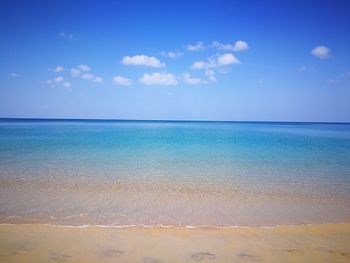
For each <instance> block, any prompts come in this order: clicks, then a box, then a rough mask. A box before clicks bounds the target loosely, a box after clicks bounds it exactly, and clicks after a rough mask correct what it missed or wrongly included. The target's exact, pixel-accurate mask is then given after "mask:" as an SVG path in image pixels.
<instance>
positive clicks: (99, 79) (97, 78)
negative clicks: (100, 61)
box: [94, 77, 103, 83]
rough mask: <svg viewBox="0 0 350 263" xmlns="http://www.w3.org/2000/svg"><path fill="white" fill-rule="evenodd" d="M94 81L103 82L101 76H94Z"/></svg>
mask: <svg viewBox="0 0 350 263" xmlns="http://www.w3.org/2000/svg"><path fill="white" fill-rule="evenodd" d="M94 82H95V83H102V82H103V79H102V78H101V77H96V78H95V79H94Z"/></svg>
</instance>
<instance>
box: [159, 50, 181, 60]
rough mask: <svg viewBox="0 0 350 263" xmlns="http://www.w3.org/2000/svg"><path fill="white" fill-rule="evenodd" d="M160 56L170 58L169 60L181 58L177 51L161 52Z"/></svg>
mask: <svg viewBox="0 0 350 263" xmlns="http://www.w3.org/2000/svg"><path fill="white" fill-rule="evenodd" d="M160 54H161V55H162V56H163V57H167V58H171V59H176V58H179V57H181V56H182V53H181V52H179V51H162V52H160Z"/></svg>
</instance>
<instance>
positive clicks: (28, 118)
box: [0, 117, 350, 124]
mask: <svg viewBox="0 0 350 263" xmlns="http://www.w3.org/2000/svg"><path fill="white" fill-rule="evenodd" d="M3 120H23V121H30V120H34V121H35V120H37V121H50V120H51V121H52V120H53V121H124V122H128V121H129V122H138V121H139V122H141V121H144V122H146V121H148V122H237V123H253V122H254V123H257V122H259V123H310V124H311V123H313V124H350V122H346V121H344V122H342V121H336V122H333V121H274V120H181V119H178V120H166V119H110V118H107V119H95V118H91V119H89V118H38V117H34V118H31V117H24V118H23V117H15V118H11V117H10V118H7V117H0V121H3Z"/></svg>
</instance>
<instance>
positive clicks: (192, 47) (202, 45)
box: [187, 42, 205, 51]
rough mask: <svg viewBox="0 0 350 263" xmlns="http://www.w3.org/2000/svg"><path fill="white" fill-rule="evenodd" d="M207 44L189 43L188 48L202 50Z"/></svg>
mask: <svg viewBox="0 0 350 263" xmlns="http://www.w3.org/2000/svg"><path fill="white" fill-rule="evenodd" d="M204 49H205V46H204V44H203V42H197V43H196V44H194V45H191V44H190V45H187V50H188V51H200V50H204Z"/></svg>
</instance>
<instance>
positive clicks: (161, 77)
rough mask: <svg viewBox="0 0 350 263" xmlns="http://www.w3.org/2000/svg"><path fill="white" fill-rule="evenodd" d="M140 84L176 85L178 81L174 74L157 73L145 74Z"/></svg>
mask: <svg viewBox="0 0 350 263" xmlns="http://www.w3.org/2000/svg"><path fill="white" fill-rule="evenodd" d="M139 82H140V83H142V84H145V85H164V86H170V85H176V84H177V80H176V78H175V76H174V75H173V74H170V73H159V72H155V73H152V74H147V73H146V74H143V76H142V77H141V78H140V79H139Z"/></svg>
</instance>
